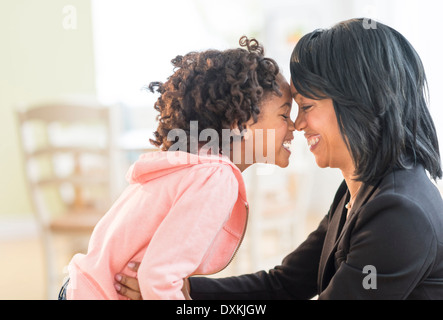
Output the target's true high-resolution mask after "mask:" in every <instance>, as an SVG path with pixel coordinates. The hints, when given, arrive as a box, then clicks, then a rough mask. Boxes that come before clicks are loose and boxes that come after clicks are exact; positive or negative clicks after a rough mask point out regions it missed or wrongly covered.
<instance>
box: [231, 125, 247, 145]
mask: <svg viewBox="0 0 443 320" xmlns="http://www.w3.org/2000/svg"><path fill="white" fill-rule="evenodd" d="M243 127H244V129H243V130H242V132H240V129H239V128H238V122H237V121H236V122H235V123H234V124H232V125H231V131H232V132H233V133H235V135H242V137H243V139H244V140H248V139H250V138H251V137H252V129H251V126H250V125H249V124H248V123H245V124H244V125H243Z"/></svg>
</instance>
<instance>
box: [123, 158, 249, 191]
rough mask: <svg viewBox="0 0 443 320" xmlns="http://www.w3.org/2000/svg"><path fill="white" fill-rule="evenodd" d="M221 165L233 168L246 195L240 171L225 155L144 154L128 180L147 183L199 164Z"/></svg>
mask: <svg viewBox="0 0 443 320" xmlns="http://www.w3.org/2000/svg"><path fill="white" fill-rule="evenodd" d="M207 163H213V164H221V165H228V166H230V167H231V168H232V171H233V173H234V174H235V176H236V178H237V180H238V181H239V182H240V183H239V188H240V189H239V191H240V193H242V194H244V193H245V186H244V183H243V176H242V174H241V171H240V169H239V168H238V167H237V166H236V165H235V164H234V163H232V161H231V160H230V159H229V158H228V157H226V156H223V155H202V154H200V155H196V154H191V153H187V152H183V151H156V152H148V153H144V154H142V155H141V156H140V157H139V159H138V160H137V161H136V162H135V163H134V164H133V165H132V166H131V167H130V168H129V170H128V172H127V174H126V179H127V180H128V182H129V183H131V184H134V183H146V182H148V181H150V180H153V179H156V178H159V177H162V176H165V175H168V174H171V173H173V172H176V171H178V170H182V169H184V168H188V167H190V166H195V165H199V164H207Z"/></svg>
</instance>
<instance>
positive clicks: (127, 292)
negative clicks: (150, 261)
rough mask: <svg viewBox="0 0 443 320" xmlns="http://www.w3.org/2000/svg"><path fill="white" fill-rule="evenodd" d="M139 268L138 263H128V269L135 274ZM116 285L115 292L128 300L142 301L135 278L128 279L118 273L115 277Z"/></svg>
mask: <svg viewBox="0 0 443 320" xmlns="http://www.w3.org/2000/svg"><path fill="white" fill-rule="evenodd" d="M139 266H140V263H139V262H133V261H131V262H129V263H128V267H129V269H131V270H133V271H135V272H137V270H138V267H139ZM115 281H117V283H116V284H114V287H115V290H117V292H118V293H119V294H120V295H122V296H124V297H126V298H129V299H130V300H142V299H143V298H142V295H141V293H140V286H139V285H138V280H137V278H133V277H129V276H126V275H124V274H121V273H118V274H116V275H115Z"/></svg>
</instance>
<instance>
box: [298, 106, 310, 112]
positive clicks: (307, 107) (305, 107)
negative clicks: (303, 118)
mask: <svg viewBox="0 0 443 320" xmlns="http://www.w3.org/2000/svg"><path fill="white" fill-rule="evenodd" d="M311 108H312V105H309V106H304V107H301V109H302V110H303V111H305V112H306V111H308V110H309V109H311Z"/></svg>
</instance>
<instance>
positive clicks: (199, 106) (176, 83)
mask: <svg viewBox="0 0 443 320" xmlns="http://www.w3.org/2000/svg"><path fill="white" fill-rule="evenodd" d="M239 43H240V46H241V47H244V48H246V49H243V48H238V49H230V50H225V51H218V50H207V51H203V52H190V53H188V54H186V55H185V56H177V57H176V58H175V59H173V60H172V61H171V62H172V64H173V66H174V74H173V75H172V76H170V77H169V78H168V80H167V81H166V82H165V83H161V82H152V83H150V85H149V89H150V91H151V92H154V90H156V91H157V92H158V93H160V94H161V95H160V97H159V98H158V100H157V102H156V103H155V105H154V108H155V110H157V111H158V112H159V113H160V114H159V115H158V116H157V120H158V121H159V124H158V128H157V131H155V132H154V136H155V140H152V139H151V140H150V142H151V143H152V144H153V145H155V146H156V147H159V148H160V147H161V149H162V150H163V151H166V150H168V149H169V148H170V146H171V145H173V144H174V143H175V142H177V141H170V140H168V133H169V132H170V131H171V130H173V129H181V130H184V132H185V133H186V135H187V137H188V150H187V151H188V152H192V151H191V150H190V147H189V141H190V137H189V136H190V122H191V121H198V134H199V135H200V132H201V131H202V130H204V129H209V128H210V129H214V130H216V131H217V133H218V134H219V137H222V129H233V128H238V129H239V131H240V132H241V131H243V129H245V124H246V122H248V121H249V120H250V119H251V118H252V119H253V120H254V123H255V122H256V121H257V119H258V115H259V114H260V106H261V102H263V101H264V100H265V99H266V98H267V96H268V94H270V93H274V94H277V95H278V96H281V92H280V90H279V85H278V83H277V80H276V79H277V76H278V75H279V67H278V65H277V63H276V62H275V61H274V60H272V59H270V58H266V57H264V49H263V47H262V46H261V45H260V44H259V43H258V41H257V40H255V39H248V38H247V37H245V36H243V37H242V38H241V39H240V41H239ZM176 140H177V139H176ZM219 140H220V143H219V144H220V145H219V147H220V152H221V150H222V141H221V139H219Z"/></svg>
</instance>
